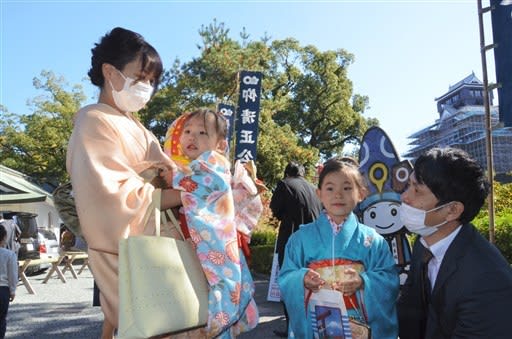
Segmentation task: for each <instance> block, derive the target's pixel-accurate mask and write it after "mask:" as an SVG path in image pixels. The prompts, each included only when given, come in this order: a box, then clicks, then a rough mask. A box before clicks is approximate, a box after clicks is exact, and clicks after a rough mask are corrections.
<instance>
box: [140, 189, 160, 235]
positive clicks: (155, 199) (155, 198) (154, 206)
mask: <svg viewBox="0 0 512 339" xmlns="http://www.w3.org/2000/svg"><path fill="white" fill-rule="evenodd" d="M161 201H162V190H161V189H160V188H157V189H155V190H154V191H153V194H152V199H151V203H150V204H149V206H148V209H147V210H146V214H145V215H144V219H143V220H144V221H143V222H144V229H146V227H147V225H148V221H149V217H151V214H153V212H154V213H155V235H156V236H157V237H159V236H160V217H159V216H160V204H161Z"/></svg>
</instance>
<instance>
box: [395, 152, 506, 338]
mask: <svg viewBox="0 0 512 339" xmlns="http://www.w3.org/2000/svg"><path fill="white" fill-rule="evenodd" d="M488 193H489V183H488V181H487V179H486V177H485V174H484V171H483V170H482V168H481V167H480V165H479V164H478V163H477V162H476V161H475V160H474V159H472V158H471V157H470V156H469V154H467V153H466V152H464V151H462V150H460V149H456V148H433V149H431V150H429V151H427V152H426V153H425V154H423V155H421V156H420V157H419V158H418V159H417V160H416V162H415V164H414V172H413V173H412V175H411V176H410V179H409V187H408V188H407V190H406V191H405V192H404V193H402V197H401V198H402V205H401V208H400V217H401V219H402V221H403V223H404V225H406V227H407V228H408V229H409V231H411V232H413V233H416V234H418V235H419V237H418V238H417V240H416V242H415V244H414V247H413V251H412V262H411V271H410V273H409V276H408V278H407V280H406V282H405V285H404V286H403V289H402V291H401V295H400V298H399V301H398V315H399V325H400V339H422V338H432V339H434V338H435V339H440V338H510V335H511V333H512V323H511V321H510V313H509V312H510V308H511V307H512V268H511V267H510V263H507V261H506V260H505V258H503V256H502V255H501V253H500V252H499V250H498V249H497V248H496V247H494V246H493V245H492V244H491V243H489V242H488V241H487V240H486V239H485V238H484V237H482V236H481V235H480V233H478V231H477V229H476V228H475V227H474V226H473V225H472V224H471V223H470V222H471V220H473V218H474V217H475V216H476V215H477V214H478V212H479V210H480V208H481V207H482V205H483V204H484V201H485V199H486V198H487V195H488Z"/></svg>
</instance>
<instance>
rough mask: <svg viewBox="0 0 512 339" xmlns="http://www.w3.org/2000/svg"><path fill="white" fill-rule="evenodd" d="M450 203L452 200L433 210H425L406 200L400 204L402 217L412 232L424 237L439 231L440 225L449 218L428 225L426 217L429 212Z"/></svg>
mask: <svg viewBox="0 0 512 339" xmlns="http://www.w3.org/2000/svg"><path fill="white" fill-rule="evenodd" d="M450 203H451V202H448V203H446V204H444V205H441V206H437V207H435V208H433V209H431V210H428V211H424V210H420V209H419V208H415V207H412V206H410V205H407V204H406V203H405V202H402V204H401V205H400V219H401V220H402V223H403V224H404V225H405V227H406V228H407V229H408V230H409V231H410V232H412V233H416V234H418V235H420V236H422V237H427V236H429V235H431V234H434V233H435V232H437V230H438V229H439V227H440V226H443V225H444V224H446V223H447V222H448V221H447V220H445V221H443V222H442V223H440V224H437V225H433V226H427V225H425V218H426V217H427V213H429V212H432V211H435V210H438V209H440V208H443V207H444V206H446V205H448V204H450Z"/></svg>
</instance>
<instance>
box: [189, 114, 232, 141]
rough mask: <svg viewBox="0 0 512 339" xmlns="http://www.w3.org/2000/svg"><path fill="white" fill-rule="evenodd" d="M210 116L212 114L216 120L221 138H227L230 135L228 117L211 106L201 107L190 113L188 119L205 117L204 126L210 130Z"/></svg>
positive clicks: (216, 128)
mask: <svg viewBox="0 0 512 339" xmlns="http://www.w3.org/2000/svg"><path fill="white" fill-rule="evenodd" d="M208 116H212V117H213V119H214V120H215V132H216V133H217V135H218V137H219V140H220V139H226V137H227V135H228V123H227V120H226V118H225V117H224V116H223V115H222V114H221V113H220V112H215V111H213V110H211V109H209V108H199V109H197V110H195V111H193V112H190V113H188V118H187V120H190V119H191V118H193V117H201V118H203V122H204V127H205V128H206V132H208V124H207V119H208Z"/></svg>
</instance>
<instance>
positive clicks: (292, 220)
mask: <svg viewBox="0 0 512 339" xmlns="http://www.w3.org/2000/svg"><path fill="white" fill-rule="evenodd" d="M270 209H271V210H272V214H273V215H274V217H276V218H277V219H278V220H279V221H280V225H279V232H278V235H277V243H276V253H277V260H278V263H279V268H281V267H282V265H283V260H284V249H285V246H286V242H287V241H288V238H290V235H292V233H293V232H295V231H297V230H298V229H299V225H302V224H308V223H310V222H312V221H313V220H315V219H316V218H317V217H318V215H319V214H320V212H321V210H322V204H321V203H320V200H319V199H318V196H317V195H316V189H315V186H314V185H313V184H311V183H310V182H309V181H307V180H306V179H305V178H304V166H302V165H301V164H299V163H298V162H296V161H290V162H289V163H288V165H286V168H285V170H284V178H283V180H281V181H279V182H278V183H277V186H276V188H275V190H274V192H273V194H272V198H271V200H270ZM283 310H284V315H285V319H286V328H288V321H289V320H288V311H287V310H286V306H285V304H284V303H283ZM274 334H275V335H276V336H278V337H283V338H285V337H287V336H288V333H287V331H279V330H276V331H274Z"/></svg>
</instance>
